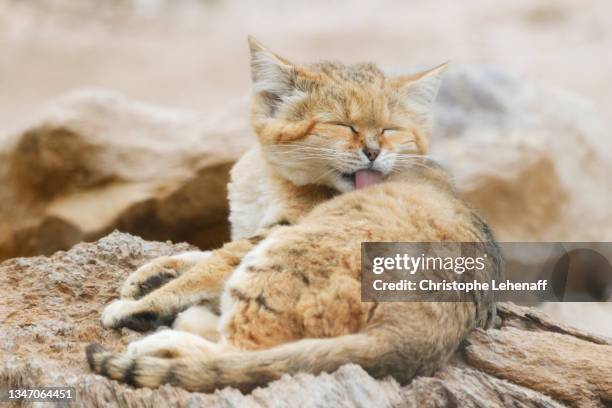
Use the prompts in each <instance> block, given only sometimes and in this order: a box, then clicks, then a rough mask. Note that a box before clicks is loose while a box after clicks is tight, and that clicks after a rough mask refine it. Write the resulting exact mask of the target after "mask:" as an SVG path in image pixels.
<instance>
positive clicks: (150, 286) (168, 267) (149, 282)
mask: <svg viewBox="0 0 612 408" xmlns="http://www.w3.org/2000/svg"><path fill="white" fill-rule="evenodd" d="M211 253H212V252H211V251H190V252H184V253H182V254H178V255H173V256H162V257H159V258H155V259H153V260H152V261H150V262H148V263H146V264H144V265H143V266H141V267H140V268H138V269H137V270H136V271H134V272H133V273H132V274H130V276H128V278H127V279H126V280H125V282H124V283H123V285H122V286H121V291H120V297H121V299H139V298H141V297H143V296H145V295H147V294H148V293H151V292H152V291H153V290H155V289H157V288H159V287H161V286H163V285H164V284H166V283H168V282H169V281H171V280H172V279H175V278H177V277H178V276H180V275H182V274H183V273H185V272H187V271H188V270H189V269H190V268H192V267H193V266H194V265H196V264H197V263H198V262H202V261H204V260H206V259H207V258H208V257H210V255H211Z"/></svg>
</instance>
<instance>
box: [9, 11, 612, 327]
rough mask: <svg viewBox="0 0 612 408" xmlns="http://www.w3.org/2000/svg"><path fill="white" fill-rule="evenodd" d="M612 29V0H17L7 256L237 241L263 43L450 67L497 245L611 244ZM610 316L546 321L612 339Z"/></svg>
mask: <svg viewBox="0 0 612 408" xmlns="http://www.w3.org/2000/svg"><path fill="white" fill-rule="evenodd" d="M611 16H612V2H610V1H609V0H591V1H588V2H578V1H575V0H555V1H545V0H542V1H532V0H514V1H487V0H464V1H461V2H457V1H455V2H453V1H430V0H412V1H401V0H395V1H393V0H381V1H372V2H355V1H348V0H344V1H323V0H310V1H305V0H299V1H281V0H260V1H257V2H250V1H238V0H206V1H205V0H199V1H196V0H172V1H170V0H104V1H102V0H79V1H75V0H72V1H70V0H40V1H28V0H0V261H1V260H3V259H7V258H12V257H17V256H32V255H39V254H45V255H48V254H52V253H53V252H55V251H57V250H65V249H68V248H70V247H72V246H73V245H74V244H76V243H78V242H81V241H92V240H96V239H98V238H100V237H102V236H104V235H106V234H108V233H110V232H111V231H113V230H114V229H119V230H121V231H125V232H130V233H132V234H134V235H138V236H141V237H143V238H145V239H151V240H172V241H175V242H180V241H187V242H189V243H191V244H194V245H197V246H199V247H201V248H211V247H216V246H218V245H220V244H221V243H222V242H224V241H226V240H228V239H229V228H228V224H227V216H228V208H227V200H226V193H227V192H226V187H225V186H226V184H227V182H228V172H229V169H230V168H231V166H232V164H233V163H234V162H235V160H236V159H237V158H238V157H239V156H240V155H241V154H242V153H243V152H244V151H246V150H247V149H248V148H249V147H250V146H252V145H253V143H254V142H255V138H254V136H253V135H252V133H251V131H250V128H249V123H248V95H249V93H250V74H249V64H248V60H249V56H248V48H247V41H246V38H247V35H248V34H250V35H253V36H255V37H256V38H258V39H259V40H260V41H261V42H263V43H264V44H266V45H267V46H268V47H269V48H271V49H272V50H273V51H276V52H277V53H279V54H281V55H282V56H284V57H286V58H288V59H290V60H293V61H295V62H298V63H300V62H312V61H316V60H320V59H332V60H339V61H342V62H345V63H354V62H362V61H374V62H376V63H377V64H379V66H381V67H382V68H384V69H386V70H388V71H392V72H401V71H407V70H412V69H414V67H415V66H433V65H436V64H439V63H441V62H444V61H449V60H450V61H451V62H452V68H451V69H449V71H448V73H447V74H446V77H445V80H444V82H443V85H442V89H441V91H440V95H439V97H438V101H437V106H436V123H435V129H434V130H435V132H434V133H435V134H434V140H433V141H432V148H433V154H434V155H435V156H436V157H437V158H439V159H440V160H442V161H443V162H444V164H446V165H447V166H448V167H449V168H450V170H451V171H452V172H453V174H454V175H455V177H456V179H457V184H458V187H459V189H460V191H461V192H462V194H463V195H464V196H465V197H466V198H467V199H468V201H469V202H470V203H471V204H473V205H474V206H475V207H477V208H478V209H479V210H480V212H481V213H482V214H483V215H484V216H485V218H486V219H487V220H488V221H489V223H490V224H491V225H492V226H493V229H494V231H495V233H496V234H497V237H498V238H499V240H501V241H595V242H597V241H612V188H611V185H610V175H611V174H612V142H611V138H612V135H611V132H610V130H611V129H612V127H611V126H610V117H611V114H612V87H611V86H610V72H612V19H611ZM519 256H520V254H519ZM611 256H612V255H611ZM517 261H518V262H520V261H524V260H521V259H518V260H517ZM570 306H571V305H570ZM605 306H606V305H602V304H592V307H593V309H589V310H586V309H584V307H580V308H579V307H569V308H565V309H563V306H562V305H558V306H550V307H548V309H547V310H548V311H549V312H550V313H552V314H554V315H555V316H556V317H558V318H561V319H564V320H565V321H567V322H570V323H572V324H575V325H578V326H581V327H583V328H586V329H588V330H592V331H597V332H600V333H604V334H609V335H612V324H610V323H609V322H610V317H609V316H610V314H609V311H608V310H607V309H606V308H605ZM585 307H586V306H585ZM604 322H605V323H604Z"/></svg>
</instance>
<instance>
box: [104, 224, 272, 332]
mask: <svg viewBox="0 0 612 408" xmlns="http://www.w3.org/2000/svg"><path fill="white" fill-rule="evenodd" d="M263 237H264V236H263V235H261V234H260V235H257V236H255V237H251V238H249V239H244V240H239V241H233V242H229V243H227V244H225V245H224V246H223V247H222V248H219V249H217V250H215V251H212V253H211V254H210V256H208V257H206V259H204V260H202V261H200V262H197V263H196V264H195V265H193V266H192V267H191V268H189V269H188V270H187V272H185V273H183V274H182V275H180V276H178V277H177V278H175V279H173V280H170V281H169V282H168V283H166V284H165V285H163V286H161V287H160V288H158V289H155V290H153V291H152V292H150V293H149V294H147V295H145V296H144V297H142V298H139V299H136V300H134V299H120V300H116V301H114V302H112V303H111V304H109V305H108V306H107V307H106V308H105V309H104V312H103V313H102V318H101V321H102V325H103V326H104V327H106V328H119V327H128V328H131V329H133V330H138V331H145V330H149V329H152V328H155V327H157V326H161V325H169V324H171V323H172V322H173V321H174V319H175V318H176V315H177V314H178V313H179V312H182V311H183V310H185V309H187V308H189V307H190V306H193V305H197V304H202V303H209V304H213V305H214V304H215V303H217V302H218V298H219V295H220V294H221V291H222V290H223V286H224V283H225V280H226V279H227V277H228V276H229V275H230V274H231V272H232V271H233V270H234V268H235V267H236V266H237V265H238V264H239V263H240V261H241V260H242V258H243V257H244V255H246V253H247V252H249V251H250V250H251V249H252V248H253V247H254V246H255V245H256V244H257V243H259V242H260V241H261V240H262V239H263Z"/></svg>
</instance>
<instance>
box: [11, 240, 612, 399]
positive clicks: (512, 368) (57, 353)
mask: <svg viewBox="0 0 612 408" xmlns="http://www.w3.org/2000/svg"><path fill="white" fill-rule="evenodd" d="M191 248H192V247H190V246H189V245H187V244H179V245H174V244H170V243H161V242H149V241H144V240H142V239H140V238H137V237H134V236H131V235H129V234H125V233H119V232H113V233H111V234H110V235H108V236H107V237H105V238H103V239H101V240H99V241H97V242H94V243H82V244H78V245H76V246H75V247H73V248H72V249H71V250H70V251H68V252H61V251H60V252H57V253H56V254H54V255H53V256H51V257H48V258H47V257H42V256H40V257H35V258H16V259H11V260H8V261H5V262H4V263H2V264H0V319H1V320H0V332H1V333H2V336H1V337H0V389H3V388H7V387H15V386H16V385H22V386H23V385H27V386H29V387H34V386H69V387H74V388H75V391H76V399H75V400H74V401H73V403H72V404H71V406H79V407H81V406H83V407H94V406H132V407H152V406H177V407H187V406H207V407H286V406H321V405H325V406H328V407H374V406H375V407H382V406H405V407H432V408H433V407H443V406H461V407H464V406H465V407H477V406H479V407H480V406H487V407H506V406H526V407H562V406H572V407H603V406H605V405H606V404H607V403H609V401H611V400H612V383H611V378H610V376H609V373H610V371H611V370H612V340H610V339H607V338H603V337H598V336H595V335H591V334H588V333H585V332H581V331H579V330H576V329H572V328H570V327H567V326H564V325H561V324H558V323H556V322H554V321H552V320H550V319H549V318H547V317H546V316H545V315H543V314H542V313H540V312H537V311H534V310H532V309H527V308H520V307H517V306H513V305H512V304H500V305H499V317H498V324H497V325H496V327H495V328H494V329H491V330H488V331H483V330H478V331H476V332H474V333H473V335H472V336H470V338H469V339H468V340H467V341H466V346H465V348H464V349H463V350H461V351H458V352H457V353H456V354H455V356H454V357H453V358H452V359H451V361H450V362H449V364H448V365H447V366H446V367H445V368H443V369H442V370H440V371H439V372H438V373H436V374H435V375H434V376H432V377H418V378H416V379H415V380H414V381H412V382H411V383H410V384H408V385H405V386H400V385H399V384H398V383H397V382H396V381H395V380H394V379H392V378H385V379H381V380H376V379H374V378H372V377H370V376H369V375H368V374H367V373H366V372H365V371H364V370H363V369H361V367H359V366H356V365H346V366H343V367H341V368H340V369H339V370H337V371H336V372H334V373H330V374H321V375H318V376H313V375H310V374H298V375H293V376H290V375H285V376H283V377H282V378H281V379H280V380H278V381H274V382H272V383H270V384H269V385H268V386H266V387H264V388H258V389H256V390H255V391H253V392H252V393H251V394H249V395H243V394H242V393H240V392H239V391H237V390H235V389H231V388H226V389H223V390H219V391H217V392H215V393H212V394H201V393H189V392H187V391H185V390H183V389H180V388H175V387H171V386H168V385H165V386H163V387H161V388H159V389H155V390H152V389H146V388H144V389H134V388H131V387H129V386H126V385H124V384H121V383H118V382H116V381H110V380H108V379H106V378H104V377H101V376H97V375H93V374H91V373H90V372H89V370H88V367H87V364H86V362H85V355H84V347H85V346H86V345H87V344H88V343H90V342H99V343H101V344H103V345H105V346H107V347H110V348H114V349H117V350H119V349H123V348H124V347H125V345H126V344H127V343H128V342H129V341H132V340H134V339H136V338H138V337H140V336H141V335H140V334H139V333H136V332H133V331H131V330H126V329H123V330H121V331H112V330H103V329H102V328H101V327H100V325H99V321H98V320H99V316H100V311H101V309H102V307H103V305H104V304H106V303H108V302H109V301H111V300H112V299H113V298H115V297H116V296H117V291H118V288H119V285H120V284H121V282H122V281H123V280H124V279H125V277H126V276H127V275H128V274H129V273H130V272H131V271H132V270H133V269H135V268H136V267H138V266H140V265H142V264H143V263H145V262H146V261H148V260H149V259H152V258H154V257H157V256H163V255H169V254H175V253H178V252H182V251H186V250H189V249H191Z"/></svg>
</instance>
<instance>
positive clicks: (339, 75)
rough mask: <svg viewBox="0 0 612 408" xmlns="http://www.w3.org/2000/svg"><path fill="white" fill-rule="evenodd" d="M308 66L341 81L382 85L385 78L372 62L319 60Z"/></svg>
mask: <svg viewBox="0 0 612 408" xmlns="http://www.w3.org/2000/svg"><path fill="white" fill-rule="evenodd" d="M310 68H311V69H314V70H317V71H321V72H323V73H324V74H326V75H327V76H328V77H330V78H332V79H335V80H337V81H341V82H352V83H357V84H362V85H365V84H371V85H382V83H383V82H384V79H385V76H384V74H383V72H382V71H381V70H380V68H378V67H377V66H376V65H375V64H372V63H362V64H355V65H344V64H341V63H338V62H319V63H317V64H313V65H311V66H310Z"/></svg>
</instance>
